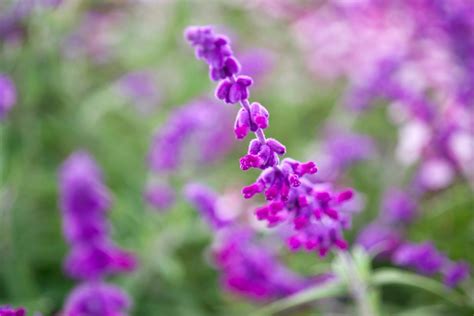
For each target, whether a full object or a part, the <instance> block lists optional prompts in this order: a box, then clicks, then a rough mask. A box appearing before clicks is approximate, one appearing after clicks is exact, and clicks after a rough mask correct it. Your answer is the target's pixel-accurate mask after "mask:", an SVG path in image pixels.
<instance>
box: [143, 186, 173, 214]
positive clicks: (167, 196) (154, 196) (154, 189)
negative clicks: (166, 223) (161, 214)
mask: <svg viewBox="0 0 474 316" xmlns="http://www.w3.org/2000/svg"><path fill="white" fill-rule="evenodd" d="M144 198H145V201H146V202H147V203H148V205H150V206H151V207H153V208H154V209H157V210H160V211H164V210H167V209H169V208H170V207H172V206H173V204H174V203H175V202H176V193H175V191H174V189H173V188H172V187H171V186H169V185H168V184H149V185H148V186H147V187H146V189H145V192H144Z"/></svg>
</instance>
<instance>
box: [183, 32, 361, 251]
mask: <svg viewBox="0 0 474 316" xmlns="http://www.w3.org/2000/svg"><path fill="white" fill-rule="evenodd" d="M185 38H186V39H187V40H188V42H189V43H190V44H191V45H192V46H193V47H194V48H195V53H196V57H197V58H198V59H202V60H204V61H205V62H206V63H207V64H208V65H209V73H210V77H211V79H212V80H214V81H220V82H219V84H218V86H217V89H216V97H217V98H218V99H220V100H222V101H224V102H225V103H229V104H233V103H240V105H241V109H240V110H239V112H238V114H237V118H236V120H235V125H234V132H235V135H236V137H237V138H238V139H244V138H245V137H246V136H247V135H248V134H249V133H250V132H253V133H254V134H255V139H253V140H252V141H251V142H250V145H249V148H248V152H247V155H245V156H243V157H242V158H241V159H240V168H241V169H242V170H248V169H250V168H257V169H261V170H263V171H262V173H261V175H260V177H259V178H258V179H257V181H256V182H255V183H253V184H251V185H249V186H247V187H244V188H243V190H242V194H243V195H244V197H245V198H251V197H253V196H254V195H256V194H263V195H264V196H265V198H266V200H267V201H268V204H267V205H265V206H263V207H261V208H259V209H258V210H257V211H256V215H257V217H258V219H259V220H265V221H267V223H268V225H269V226H274V225H277V224H279V223H282V222H289V223H290V224H291V225H293V226H294V228H295V230H296V232H295V235H294V236H293V237H291V240H292V241H294V242H292V243H291V244H293V245H295V243H296V242H295V241H296V240H298V242H300V241H301V242H303V243H305V248H306V249H307V250H318V251H319V253H320V255H325V254H326V253H327V252H328V250H329V249H330V248H331V247H332V246H336V247H338V248H340V249H346V248H347V243H346V242H345V241H344V239H343V236H342V229H346V228H347V227H348V222H349V221H348V219H347V217H346V216H341V215H340V214H339V206H341V204H343V203H344V202H346V201H348V200H349V199H351V198H352V191H344V192H338V193H336V192H333V191H327V190H321V189H318V188H316V187H315V186H314V184H313V183H312V182H311V181H309V179H306V178H304V176H305V175H308V174H309V175H310V174H314V173H316V171H317V168H316V164H315V163H314V162H311V161H310V162H306V163H301V162H299V161H296V160H293V159H290V158H286V159H284V160H283V161H282V162H281V163H280V157H281V156H283V155H284V154H285V152H286V149H285V146H284V145H283V144H281V143H280V142H278V141H277V140H275V139H267V138H266V137H265V134H264V129H266V128H267V127H268V126H269V117H270V114H269V112H268V110H267V109H266V108H265V107H264V106H263V105H261V104H260V103H257V102H253V103H250V102H249V100H248V98H249V96H250V91H249V88H250V87H251V86H252V84H253V80H252V78H250V77H248V76H244V75H239V72H240V64H239V62H238V61H237V59H236V58H235V57H234V56H233V53H232V50H231V48H230V41H229V39H228V38H227V37H225V36H223V35H220V34H216V33H214V31H213V30H212V28H211V27H209V26H203V27H199V26H192V27H189V28H187V29H186V31H185ZM292 248H295V247H292ZM296 248H297V247H296Z"/></svg>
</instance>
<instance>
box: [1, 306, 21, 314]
mask: <svg viewBox="0 0 474 316" xmlns="http://www.w3.org/2000/svg"><path fill="white" fill-rule="evenodd" d="M25 315H26V310H25V309H24V308H23V307H19V308H13V307H10V306H8V305H7V306H0V316H25Z"/></svg>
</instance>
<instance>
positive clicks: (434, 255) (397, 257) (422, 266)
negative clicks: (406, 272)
mask: <svg viewBox="0 0 474 316" xmlns="http://www.w3.org/2000/svg"><path fill="white" fill-rule="evenodd" d="M445 260H446V258H445V257H444V256H443V255H442V254H441V253H439V252H438V250H436V248H435V247H434V246H433V244H432V243H430V242H425V243H421V244H410V243H406V244H404V245H402V246H401V247H400V248H398V250H397V251H396V252H395V254H394V255H393V261H394V263H396V264H398V265H401V266H407V267H412V268H414V269H415V270H417V271H418V272H420V273H422V274H427V275H433V274H435V273H437V272H440V271H441V268H442V266H443V263H444V261H445Z"/></svg>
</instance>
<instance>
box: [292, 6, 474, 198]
mask: <svg viewBox="0 0 474 316" xmlns="http://www.w3.org/2000/svg"><path fill="white" fill-rule="evenodd" d="M473 12H474V3H473V2H472V1H469V0H456V1H454V3H447V2H445V1H408V2H400V3H399V2H393V3H386V4H380V3H377V2H375V1H366V2H363V3H359V2H328V3H325V4H324V5H322V6H318V7H317V8H316V7H315V8H314V9H313V10H312V11H311V12H307V13H306V14H305V15H303V16H302V18H300V19H297V21H296V22H295V24H294V29H295V33H296V35H297V36H298V38H299V39H300V43H301V45H302V46H303V48H304V49H305V51H306V53H307V56H308V63H309V67H310V68H311V69H312V70H314V73H315V74H316V75H318V76H320V77H321V76H322V77H325V78H337V77H340V76H344V77H346V78H347V79H348V81H349V89H348V91H347V94H346V98H345V102H346V103H347V105H348V106H349V107H350V108H351V109H354V110H358V111H361V110H365V109H367V108H369V107H370V106H372V105H373V104H375V103H376V102H375V101H376V100H378V99H382V100H385V101H388V104H389V110H390V116H391V118H392V120H393V121H394V123H395V124H396V125H398V126H399V127H400V129H399V144H398V148H397V158H398V160H400V162H402V163H404V164H406V165H413V164H417V167H418V168H417V171H416V173H415V177H414V185H415V187H414V189H417V190H418V191H419V192H421V193H423V192H426V191H433V190H439V189H443V188H445V187H447V186H448V185H449V184H451V183H452V182H453V181H454V179H455V176H456V175H462V176H464V177H465V178H466V179H468V180H469V181H471V183H474V172H473V169H472V168H470V167H469V166H472V164H473V163H474V154H473V151H472V150H471V151H469V150H467V149H466V148H468V147H469V144H470V143H472V142H473V140H474V129H473V128H472V124H471V123H470V120H469V119H468V118H469V117H472V113H473V106H474V101H473V100H474V95H473V93H474V92H473V91H474V88H473V87H474V75H473V73H474V71H473V69H474V57H473V56H474V35H473V34H474V23H473V21H474V14H473ZM407 21H409V23H407ZM367 47H370V50H369V51H367V50H366V49H365V48H367Z"/></svg>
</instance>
